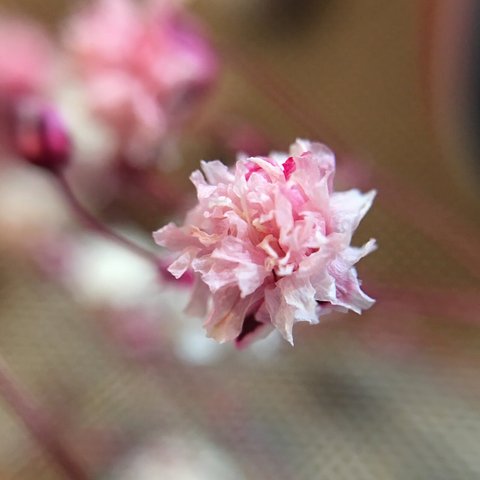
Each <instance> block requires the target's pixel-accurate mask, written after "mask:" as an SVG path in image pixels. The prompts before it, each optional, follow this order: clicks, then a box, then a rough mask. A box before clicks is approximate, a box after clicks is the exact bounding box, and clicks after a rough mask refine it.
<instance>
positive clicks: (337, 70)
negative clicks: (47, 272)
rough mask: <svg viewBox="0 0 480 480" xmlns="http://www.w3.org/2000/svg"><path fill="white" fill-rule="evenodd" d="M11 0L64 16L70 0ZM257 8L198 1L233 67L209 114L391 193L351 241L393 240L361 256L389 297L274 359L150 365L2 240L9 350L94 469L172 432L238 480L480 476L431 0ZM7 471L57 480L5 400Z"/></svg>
mask: <svg viewBox="0 0 480 480" xmlns="http://www.w3.org/2000/svg"><path fill="white" fill-rule="evenodd" d="M2 3H3V4H5V5H10V6H16V7H17V8H18V7H19V4H22V5H21V7H22V8H25V9H28V10H30V11H31V12H34V13H35V14H36V15H38V16H39V17H40V18H42V19H44V20H47V21H50V22H52V23H53V21H54V18H55V16H58V15H60V13H61V11H62V9H65V8H66V6H67V4H68V2H60V1H59V0H57V1H56V2H35V1H33V0H31V1H29V2H27V1H26V0H25V1H23V2H18V1H16V2H13V1H10V2H7V1H3V2H2ZM253 3H254V2H253V0H251V1H250V2H247V1H245V2H241V1H238V2H234V1H233V0H231V1H226V0H224V1H222V0H215V1H213V0H205V1H199V2H197V3H196V4H195V5H194V9H195V10H197V12H198V14H199V15H200V16H201V17H202V18H203V19H204V21H205V22H206V23H207V24H208V25H209V26H210V28H211V30H212V36H213V38H214V40H215V42H216V43H217V45H218V47H219V48H220V50H221V52H222V53H223V56H224V62H225V68H224V75H223V79H222V82H221V86H220V91H219V93H218V94H217V95H216V97H215V98H214V99H213V103H212V106H211V107H210V108H209V109H208V111H207V112H206V113H205V118H204V119H203V121H204V122H206V123H208V122H210V121H212V119H214V118H215V116H218V115H220V113H221V112H228V113H232V114H235V115H242V116H243V117H245V118H247V119H249V120H250V121H251V122H252V123H253V124H254V125H257V126H259V127H261V128H262V130H263V131H264V132H265V133H266V134H267V135H269V136H270V138H272V140H273V141H274V143H275V148H277V149H284V148H286V147H287V146H288V144H289V143H291V141H292V140H293V139H294V138H295V137H297V136H301V137H307V138H311V139H317V140H321V141H324V142H325V143H327V144H330V145H332V146H334V147H335V148H336V149H337V150H338V151H339V153H340V166H341V165H342V164H343V165H345V166H347V167H348V166H349V165H350V164H351V165H353V166H354V167H355V171H360V173H361V175H360V179H361V181H362V182H363V184H362V185H361V187H362V188H369V187H375V188H377V189H378V190H379V196H378V200H377V202H376V204H375V206H374V208H373V210H372V212H371V214H369V216H368V218H367V219H366V220H365V223H364V225H363V226H362V228H361V230H360V231H359V233H358V236H357V240H358V242H359V243H360V242H361V241H362V240H365V239H366V238H368V237H369V236H375V237H376V238H377V239H378V241H379V244H380V250H379V251H378V252H377V253H375V255H372V257H371V258H368V259H366V260H365V261H364V262H363V264H362V265H361V266H360V269H359V270H360V275H361V276H362V278H364V284H365V285H366V289H367V291H369V292H370V293H372V295H373V296H375V297H376V298H378V304H377V305H376V306H375V307H374V308H373V309H372V310H371V311H370V312H368V313H367V314H365V315H364V316H362V317H360V318H357V317H352V316H348V317H338V318H335V319H332V321H331V322H326V323H325V324H323V325H320V326H318V327H302V326H299V327H298V328H297V331H296V332H297V339H296V346H295V348H294V349H292V348H290V347H288V346H283V347H281V349H280V351H279V352H277V354H275V355H274V356H273V357H270V358H267V359H264V360H262V359H260V358H258V357H254V356H252V355H249V353H248V352H240V353H232V354H231V355H229V356H228V359H227V360H225V361H222V362H221V364H215V365H212V366H208V367H198V366H197V367H195V366H192V367H186V366H184V365H181V364H179V363H178V362H176V361H174V360H173V359H170V358H165V359H164V360H163V361H162V362H161V363H159V364H158V365H148V366H146V365H143V364H138V363H135V362H131V361H128V360H127V359H125V358H124V357H123V356H122V355H121V354H120V352H119V351H118V350H117V349H116V348H115V347H114V346H113V345H110V344H109V343H108V342H106V341H105V338H104V337H102V335H101V334H100V332H99V330H98V328H97V327H96V325H95V323H94V322H93V321H92V319H90V318H88V316H87V315H86V314H85V313H84V312H82V311H81V310H80V309H79V307H78V306H77V305H75V304H74V303H73V301H71V300H70V299H69V298H66V297H65V296H64V295H63V294H62V292H60V291H59V290H58V288H57V287H55V286H53V285H49V284H47V283H45V281H43V280H42V279H40V278H39V277H38V276H36V275H35V273H33V272H32V270H31V268H30V267H29V266H28V265H27V264H26V263H23V262H22V261H21V260H12V259H11V258H10V257H9V256H8V255H7V254H6V253H2V252H0V351H1V352H2V355H3V356H4V358H5V359H6V360H7V361H8V363H9V364H10V366H11V368H12V370H13V371H14V372H15V374H16V375H18V376H19V377H20V378H21V379H22V380H23V382H24V383H25V385H26V386H27V387H28V388H29V390H30V391H31V392H32V393H33V394H34V395H35V396H36V398H38V399H39V400H40V401H41V403H42V405H44V406H45V407H46V408H48V409H49V410H50V411H51V412H54V414H55V418H57V419H58V424H59V425H61V427H62V430H63V431H64V435H65V437H66V438H68V439H69V441H70V443H72V444H73V446H74V448H75V450H76V451H77V453H78V455H79V456H80V457H82V458H83V459H84V460H85V461H86V462H87V463H88V464H89V466H90V468H91V470H92V472H95V478H104V477H105V478H107V470H108V466H107V465H106V464H105V462H104V460H105V458H114V457H115V455H112V452H114V451H115V452H117V451H119V450H120V451H121V450H122V448H124V445H127V444H131V443H132V442H138V444H141V443H142V442H145V441H146V439H148V438H150V437H153V436H156V435H160V436H162V435H163V436H167V435H169V434H173V435H176V436H178V437H180V438H183V439H189V440H191V439H197V441H200V442H201V441H203V440H205V439H207V440H208V442H210V443H211V444H212V445H216V447H217V448H218V449H220V450H221V451H222V452H223V454H224V455H225V456H226V457H228V459H229V462H231V464H232V465H235V472H238V475H237V474H234V476H233V477H232V478H247V479H255V480H263V479H272V480H273V479H276V480H277V479H279V480H283V479H285V480H290V479H302V480H303V479H305V480H309V479H322V480H323V479H325V480H326V479H332V480H344V479H345V480H347V479H352V480H361V479H382V480H389V479H392V480H415V479H418V480H424V479H436V480H440V479H445V480H454V479H458V480H469V479H472V480H473V479H478V478H480V406H479V405H480V383H479V381H478V372H479V368H480V309H479V308H478V307H479V306H478V302H479V300H478V299H479V298H480V281H479V277H480V256H479V254H478V245H479V239H480V235H479V233H480V211H479V207H478V197H477V199H475V194H474V193H472V191H471V190H470V186H467V185H466V184H464V183H462V176H461V175H457V174H455V170H456V169H462V168H464V166H463V165H464V164H463V159H462V157H461V156H459V157H458V158H456V159H455V160H453V159H452V158H450V156H449V155H445V152H443V150H442V148H441V145H440V143H439V142H438V141H437V139H436V136H435V133H434V132H433V130H432V122H431V121H430V117H429V113H428V110H427V108H426V101H425V88H424V86H423V85H422V62H421V55H420V54H421V41H422V38H423V37H422V35H423V32H422V28H421V26H422V18H421V8H420V4H421V3H422V2H418V1H415V0H405V1H389V2H385V1H384V0H330V1H318V2H305V4H310V10H309V11H307V14H306V15H305V16H302V15H299V16H297V15H295V14H294V13H295V12H293V13H291V14H290V15H286V16H280V15H277V16H272V15H269V14H268V13H265V12H263V10H258V11H257V12H256V13H255V14H252V12H253V7H252V10H249V7H248V5H249V4H253ZM264 3H265V2H264ZM299 3H303V2H299ZM54 4H55V8H53V6H54ZM241 5H243V7H241ZM265 8H266V7H265ZM305 8H307V7H306V6H305ZM262 12H263V13H262ZM197 161H198V158H192V159H191V165H194V164H196V162H197ZM342 162H343V163H342ZM466 164H467V163H466V161H465V165H466ZM333 320H335V321H333ZM112 432H113V433H112ZM0 478H1V479H4V478H5V479H12V480H13V479H57V478H63V477H62V473H61V471H60V470H59V469H58V467H57V466H56V465H55V463H54V462H52V461H51V459H50V458H49V457H48V456H47V455H45V454H44V452H43V450H42V449H40V448H39V447H38V445H37V444H36V443H35V442H34V441H33V440H32V438H31V437H30V436H29V435H28V433H27V432H26V431H25V430H24V428H23V426H22V425H21V424H20V423H19V422H18V420H17V419H16V418H15V417H14V416H13V415H12V413H11V411H10V410H9V409H8V408H7V406H6V405H3V404H2V403H0ZM109 478H110V477H109ZM219 478H220V477H219Z"/></svg>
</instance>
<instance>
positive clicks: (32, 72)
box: [0, 15, 53, 100]
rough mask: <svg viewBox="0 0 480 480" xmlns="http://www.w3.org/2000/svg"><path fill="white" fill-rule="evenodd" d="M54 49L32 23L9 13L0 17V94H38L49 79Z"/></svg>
mask: <svg viewBox="0 0 480 480" xmlns="http://www.w3.org/2000/svg"><path fill="white" fill-rule="evenodd" d="M52 60H53V49H52V45H51V43H50V40H49V38H48V35H47V34H46V33H45V32H44V31H43V30H42V28H41V27H40V26H38V25H36V24H35V23H33V22H31V21H29V20H24V19H22V18H17V17H14V16H9V15H2V18H1V19H0V96H1V97H8V99H9V100H11V99H12V98H13V97H15V96H17V95H25V94H37V93H40V92H41V91H43V90H44V89H45V88H46V86H47V84H48V83H49V80H50V75H51V71H52V68H51V67H52V63H53V62H52Z"/></svg>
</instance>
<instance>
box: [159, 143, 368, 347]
mask: <svg viewBox="0 0 480 480" xmlns="http://www.w3.org/2000/svg"><path fill="white" fill-rule="evenodd" d="M202 169H203V172H204V174H202V173H201V172H200V171H195V172H194V173H193V174H192V176H191V180H192V182H193V184H194V185H195V187H196V188H197V196H198V202H199V203H198V205H197V206H196V207H195V208H194V209H192V210H191V211H190V212H189V213H188V215H187V218H186V220H185V225H184V226H183V227H177V226H176V225H175V224H173V223H170V224H168V225H166V226H165V227H163V228H162V229H160V230H159V231H157V232H155V233H154V238H155V240H156V242H157V243H158V244H159V245H161V246H164V247H167V248H169V249H171V250H174V251H177V252H180V255H179V256H178V258H177V259H176V261H174V262H173V263H172V264H171V265H170V267H169V271H170V272H171V273H172V274H173V275H174V276H175V277H180V276H181V275H183V273H184V272H185V271H186V270H188V269H190V268H191V269H192V270H193V271H194V272H195V273H196V275H197V277H198V278H197V284H196V287H195V291H194V293H193V296H192V300H191V303H190V306H189V310H190V311H191V312H196V313H206V311H207V310H208V311H209V313H208V317H207V320H206V322H205V327H206V329H207V333H208V335H209V336H211V337H213V338H215V339H216V340H218V341H220V342H224V341H229V340H236V342H237V344H238V345H243V344H244V343H246V342H247V341H248V340H251V339H252V338H253V336H254V335H253V334H255V336H257V335H258V334H260V333H267V332H268V331H270V330H271V329H272V327H275V328H276V329H277V330H279V332H280V333H281V334H282V335H283V337H284V338H285V339H286V340H288V341H289V342H290V343H292V344H293V336H292V328H293V325H294V323H296V322H299V321H306V322H308V323H310V324H315V323H318V322H319V317H320V316H321V315H324V314H326V313H329V312H331V311H332V310H337V311H342V312H346V311H348V310H353V311H354V312H356V313H361V312H362V310H364V309H367V308H369V307H370V306H371V305H372V304H373V303H374V300H373V299H372V298H370V297H369V296H367V295H366V294H365V293H364V292H362V290H361V289H360V282H359V280H358V278H357V273H356V270H355V268H354V265H355V264H356V263H357V262H358V261H359V260H360V259H361V258H362V257H364V256H365V255H367V254H368V253H370V252H372V251H373V250H374V249H375V248H376V247H375V241H374V240H370V241H369V242H367V243H366V244H365V245H364V246H363V247H361V248H356V247H352V246H350V243H351V240H352V235H353V233H354V231H355V229H356V228H357V226H358V224H359V222H360V221H361V219H362V218H363V216H364V215H365V214H366V213H367V211H368V210H369V208H370V206H371V204H372V201H373V199H374V197H375V191H371V192H369V193H366V194H362V193H361V192H359V191H358V190H350V191H347V192H334V191H333V177H334V174H335V159H334V155H333V153H332V152H331V151H330V150H329V149H328V148H327V147H325V146H324V145H322V144H319V143H311V142H309V141H305V140H297V142H296V143H295V144H293V145H292V146H291V149H290V154H289V155H287V154H283V153H272V154H271V155H270V156H269V157H252V158H246V157H242V156H240V157H239V158H238V160H237V163H236V165H235V168H234V170H233V171H232V170H230V169H228V168H227V167H226V166H225V165H223V164H222V163H221V162H219V161H213V162H202ZM209 297H211V305H208V304H207V302H208V299H209Z"/></svg>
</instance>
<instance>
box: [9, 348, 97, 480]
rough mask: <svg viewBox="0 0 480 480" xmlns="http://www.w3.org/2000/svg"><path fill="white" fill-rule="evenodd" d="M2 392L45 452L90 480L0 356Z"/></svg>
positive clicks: (74, 475) (72, 474) (69, 472)
mask: <svg viewBox="0 0 480 480" xmlns="http://www.w3.org/2000/svg"><path fill="white" fill-rule="evenodd" d="M0 396H1V397H2V398H3V400H4V401H5V402H6V403H7V404H8V405H10V407H11V409H12V410H13V411H14V412H15V414H16V415H17V416H18V417H19V418H20V419H21V421H22V422H23V424H24V425H25V427H26V428H27V429H28V431H29V432H30V434H31V435H32V437H34V438H35V439H36V440H37V442H38V443H39V445H40V446H41V447H42V448H43V449H44V450H45V452H46V453H47V454H48V455H49V456H50V457H51V458H52V459H53V460H54V461H55V462H56V463H57V464H58V466H59V467H60V468H61V469H62V470H63V471H64V473H65V475H66V477H67V478H71V479H73V480H88V479H89V478H91V477H90V475H89V474H88V473H87V471H86V469H85V467H84V466H83V465H82V464H81V462H80V461H79V459H78V458H76V457H75V455H74V453H73V452H72V451H71V450H70V449H69V448H68V446H67V443H66V442H65V441H64V439H62V438H60V436H59V435H58V433H57V432H56V429H55V427H54V423H53V422H52V420H51V418H49V417H48V416H47V415H45V414H44V413H43V412H42V411H41V410H40V408H39V406H38V405H37V404H36V402H35V401H34V400H33V398H32V397H31V396H30V395H29V394H28V393H27V392H26V391H25V390H24V388H23V387H22V386H21V385H20V384H19V382H18V381H17V380H16V378H15V377H14V375H13V373H12V372H10V370H9V368H8V366H7V364H6V363H5V361H4V360H3V359H2V358H1V357H0Z"/></svg>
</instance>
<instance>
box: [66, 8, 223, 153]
mask: <svg viewBox="0 0 480 480" xmlns="http://www.w3.org/2000/svg"><path fill="white" fill-rule="evenodd" d="M65 42H66V45H67V48H68V51H69V53H71V56H72V57H73V67H74V69H76V71H77V72H79V74H80V75H81V77H82V81H83V82H84V84H85V85H86V88H87V98H88V100H89V104H90V107H91V108H92V109H93V111H94V113H95V114H96V115H97V116H98V117H99V118H101V119H102V120H103V121H105V122H106V123H108V125H109V127H110V128H111V129H113V131H114V132H115V134H116V137H117V138H116V140H117V143H118V148H119V153H122V154H124V155H126V156H129V155H131V156H133V157H138V153H139V152H140V153H142V154H143V153H145V152H147V151H148V149H150V150H151V151H150V155H152V150H154V149H155V148H158V146H159V144H160V143H161V140H162V139H163V138H164V136H165V134H166V133H167V132H168V131H169V130H171V129H172V128H174V127H176V126H177V125H178V122H181V121H182V120H183V118H184V117H185V115H186V114H187V113H188V112H189V111H190V110H191V108H192V107H193V106H194V105H195V103H196V100H197V99H198V98H199V97H200V96H201V95H200V94H201V93H202V92H204V91H205V90H206V88H207V87H209V86H210V84H211V82H212V81H213V79H214V78H215V76H216V71H217V61H216V57H215V55H214V54H213V52H212V50H211V48H210V45H209V44H208V42H207V41H206V40H205V39H204V38H203V37H202V36H201V34H200V33H199V32H198V28H197V26H196V25H195V24H193V23H192V21H191V20H190V19H189V18H187V17H186V15H185V13H184V12H183V11H182V10H181V9H180V6H179V5H178V2H173V1H171V0H170V1H166V0H163V1H161V0H157V1H148V2H134V1H132V0H99V1H97V2H94V3H93V4H89V5H88V6H86V7H84V9H83V10H80V11H78V12H77V13H76V14H74V15H73V17H72V18H71V19H70V21H69V22H68V23H67V24H66V26H65Z"/></svg>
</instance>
